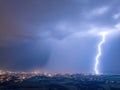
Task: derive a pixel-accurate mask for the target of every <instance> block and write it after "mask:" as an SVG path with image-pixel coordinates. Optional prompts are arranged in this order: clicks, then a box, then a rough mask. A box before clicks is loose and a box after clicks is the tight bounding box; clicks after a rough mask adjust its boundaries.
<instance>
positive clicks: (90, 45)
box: [0, 0, 120, 74]
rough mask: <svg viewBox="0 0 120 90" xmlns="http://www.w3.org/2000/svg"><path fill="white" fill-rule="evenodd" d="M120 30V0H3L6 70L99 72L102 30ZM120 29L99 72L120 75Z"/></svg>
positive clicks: (0, 28) (0, 41)
mask: <svg viewBox="0 0 120 90" xmlns="http://www.w3.org/2000/svg"><path fill="white" fill-rule="evenodd" d="M110 30H113V31H114V30H120V0H0V69H1V70H11V71H30V70H35V69H37V70H40V71H48V72H59V73H76V72H94V64H95V56H96V53H97V45H98V43H99V42H100V40H101V36H99V35H98V34H97V33H98V32H100V31H110ZM119 33H120V31H118V32H117V33H113V34H110V35H108V36H107V37H106V42H105V43H104V45H103V46H102V56H101V57H100V63H99V70H100V72H102V73H115V74H120V68H119V66H120V34H119Z"/></svg>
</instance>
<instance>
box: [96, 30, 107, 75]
mask: <svg viewBox="0 0 120 90" xmlns="http://www.w3.org/2000/svg"><path fill="white" fill-rule="evenodd" d="M100 35H101V37H102V40H101V41H100V42H99V43H98V47H97V48H98V53H97V55H96V57H95V67H94V70H95V74H99V70H98V65H99V59H100V56H101V54H102V53H101V51H102V49H101V48H102V45H103V44H104V43H105V39H106V35H107V32H102V33H100Z"/></svg>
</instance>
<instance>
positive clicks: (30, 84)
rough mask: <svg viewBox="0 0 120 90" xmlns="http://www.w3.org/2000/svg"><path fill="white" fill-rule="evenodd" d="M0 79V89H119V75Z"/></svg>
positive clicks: (14, 76) (10, 76) (30, 76)
mask: <svg viewBox="0 0 120 90" xmlns="http://www.w3.org/2000/svg"><path fill="white" fill-rule="evenodd" d="M21 77H22V78H21ZM0 80H1V82H0V90H120V75H85V74H73V75H69V74H65V75H60V74H56V75H54V76H47V75H29V74H25V75H24V74H20V75H18V74H15V75H14V74H13V75H7V74H6V75H1V76H0Z"/></svg>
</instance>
